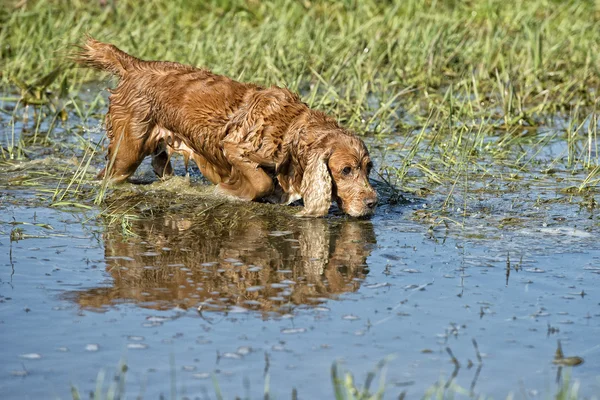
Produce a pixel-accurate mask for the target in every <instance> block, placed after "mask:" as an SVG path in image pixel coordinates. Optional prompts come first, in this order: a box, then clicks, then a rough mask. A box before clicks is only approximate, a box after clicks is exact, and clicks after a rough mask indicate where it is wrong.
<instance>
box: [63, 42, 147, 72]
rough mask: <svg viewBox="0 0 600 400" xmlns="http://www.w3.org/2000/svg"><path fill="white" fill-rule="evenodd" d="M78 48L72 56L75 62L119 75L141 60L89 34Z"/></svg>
mask: <svg viewBox="0 0 600 400" xmlns="http://www.w3.org/2000/svg"><path fill="white" fill-rule="evenodd" d="M79 48H80V51H79V52H77V53H76V54H75V57H74V58H75V62H77V63H78V64H81V65H85V66H88V67H91V68H95V69H99V70H101V71H108V72H111V73H113V74H115V75H118V76H120V77H122V76H123V75H125V74H126V73H127V71H129V70H131V69H133V68H135V67H136V66H137V65H139V64H140V63H141V62H142V60H140V59H139V58H135V57H133V56H130V55H129V54H127V53H125V52H124V51H122V50H120V49H118V48H117V47H116V46H114V45H112V44H108V43H102V42H99V41H97V40H96V39H94V38H92V37H90V36H88V37H87V39H86V40H85V43H84V44H83V45H82V46H79Z"/></svg>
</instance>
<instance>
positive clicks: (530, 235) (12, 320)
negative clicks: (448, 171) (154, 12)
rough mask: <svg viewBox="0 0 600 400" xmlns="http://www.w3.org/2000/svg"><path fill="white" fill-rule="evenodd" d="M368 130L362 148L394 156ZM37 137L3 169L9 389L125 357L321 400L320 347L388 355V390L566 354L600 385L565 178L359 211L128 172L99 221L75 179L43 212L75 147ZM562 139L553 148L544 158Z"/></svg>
mask: <svg viewBox="0 0 600 400" xmlns="http://www.w3.org/2000/svg"><path fill="white" fill-rule="evenodd" d="M5 108H6V105H5ZM2 118H5V116H3V117H2ZM98 121H99V119H98V120H95V119H93V118H92V117H90V119H89V120H88V122H86V124H88V123H89V124H90V125H89V126H91V127H93V126H96V125H97V124H98ZM84 125H85V124H84ZM86 126H87V125H86ZM61 129H64V132H65V134H66V132H69V130H70V129H73V128H70V127H62V128H61ZM81 131H82V132H83V135H86V134H87V135H92V136H93V135H96V133H90V132H93V129H91V130H90V129H87V128H85V129H82V130H81ZM57 132H58V131H57ZM86 132H87V133H86ZM3 135H4V136H2V137H3V138H5V137H6V135H5V134H4V133H3ZM56 135H57V137H60V136H61V135H62V134H61V133H60V132H59V133H56ZM92 139H93V140H99V138H97V137H94V138H92ZM3 140H4V139H3ZM369 140H370V142H369V143H370V146H371V148H372V149H373V155H374V157H375V158H376V159H378V160H382V159H385V160H386V162H388V163H392V164H393V163H395V162H400V161H399V160H397V159H394V158H393V157H391V158H390V154H389V153H385V158H384V151H383V150H381V151H379V150H378V146H380V145H381V141H380V140H376V139H369ZM389 140H390V141H392V140H393V138H390V139H389ZM53 146H54V145H47V144H44V145H43V146H42V148H44V149H45V150H44V151H39V152H38V151H37V150H36V152H32V153H30V154H29V155H28V157H29V158H30V160H29V161H22V162H10V163H4V164H3V165H2V167H1V168H0V182H1V183H0V186H1V191H0V215H1V217H0V265H1V269H0V330H1V332H2V343H3V346H2V347H0V357H1V358H2V360H4V361H3V363H2V365H1V366H0V385H1V387H2V389H3V394H4V396H7V397H8V398H47V397H58V398H63V399H66V398H70V397H71V384H73V385H76V386H77V387H78V388H79V390H80V393H82V394H87V393H89V392H90V391H93V390H95V387H96V379H97V375H98V372H99V371H101V370H105V371H107V374H106V375H105V382H106V385H108V383H109V382H112V377H113V374H114V373H115V372H116V370H117V365H118V363H119V360H122V359H123V360H125V362H126V364H127V366H128V372H127V379H126V380H127V385H126V387H127V393H128V395H129V396H137V395H138V394H143V395H144V396H145V397H147V398H157V397H159V396H160V395H163V396H169V395H170V394H171V393H172V389H171V387H172V386H173V387H174V388H175V389H174V390H175V391H176V393H177V394H178V396H180V397H185V396H188V397H195V396H200V394H201V393H208V397H213V394H214V391H215V389H214V384H213V382H212V377H213V376H214V377H216V379H217V381H218V383H219V386H220V388H221V390H222V391H223V393H224V396H225V397H226V398H233V397H234V396H236V395H237V396H245V395H247V394H248V396H249V397H251V398H255V397H258V396H262V393H263V391H264V385H265V375H268V377H269V385H270V386H269V387H270V390H271V394H272V396H273V397H275V398H288V397H289V396H291V393H292V389H293V388H296V389H297V391H298V395H299V397H300V398H323V396H326V397H327V396H331V395H332V394H333V391H332V390H333V389H332V386H331V381H330V373H331V372H330V371H331V365H332V363H333V362H334V361H336V360H339V361H340V362H341V365H342V366H343V367H344V368H347V369H348V370H350V371H352V372H353V373H354V376H355V377H356V379H357V380H358V381H360V382H362V379H364V377H365V376H366V374H367V373H368V372H369V371H370V370H372V369H373V368H374V367H375V366H376V364H377V363H378V362H379V361H380V360H383V359H385V358H386V357H388V356H390V355H395V358H394V359H393V360H390V361H388V369H387V378H386V379H387V387H386V394H387V396H386V397H389V398H395V397H397V396H398V395H399V394H400V393H402V392H404V391H406V392H407V396H408V398H420V397H421V396H422V394H423V393H424V392H425V390H426V389H427V388H428V387H430V386H431V385H433V384H434V383H436V382H439V381H440V379H442V383H443V384H448V385H452V384H457V385H460V386H461V387H463V388H465V390H466V393H467V394H468V393H471V394H474V395H478V394H485V395H486V396H493V397H494V398H504V397H505V396H506V395H507V394H508V393H509V392H510V391H512V392H514V393H515V394H516V398H536V396H543V395H544V394H545V393H548V392H552V391H553V390H554V388H555V381H556V378H557V375H559V374H564V372H565V371H564V370H563V367H566V366H568V363H567V362H566V361H564V362H563V360H572V359H577V360H578V361H579V359H578V358H577V357H580V358H581V359H583V361H584V362H583V363H581V364H580V365H577V366H576V367H574V368H573V369H572V370H571V372H570V374H571V376H572V378H574V379H578V380H580V381H581V389H580V395H583V396H586V395H587V396H591V395H596V394H597V393H600V381H599V378H598V377H599V376H600V361H599V360H600V357H599V355H600V339H598V338H600V293H599V292H598V290H597V288H598V287H600V241H599V240H598V237H599V236H598V234H599V232H598V230H599V225H598V217H597V215H596V214H595V210H594V207H593V206H590V207H587V206H586V204H587V203H586V202H589V201H590V200H589V197H587V198H586V197H585V196H584V195H578V194H572V193H569V191H568V190H566V191H565V188H566V186H567V185H566V183H565V182H564V180H563V179H564V176H566V174H567V172H564V173H563V172H556V173H553V174H541V173H540V172H539V171H538V170H534V171H531V172H528V173H524V172H522V173H521V176H522V179H521V183H522V184H520V185H519V186H512V185H510V182H508V183H507V180H503V179H497V180H495V179H487V180H480V181H476V182H472V185H471V186H469V188H470V190H469V191H462V190H458V189H457V190H455V191H454V192H453V195H452V201H451V202H450V203H448V207H447V208H446V209H445V212H444V213H438V212H435V210H436V209H439V208H440V204H442V203H444V202H446V199H447V198H448V193H447V191H445V190H446V189H444V188H438V189H437V190H435V191H434V192H433V194H431V195H429V196H423V197H421V198H418V197H416V196H408V195H407V196H406V199H408V200H406V199H404V200H406V201H404V200H403V201H401V202H400V203H398V204H394V202H393V201H391V199H390V198H389V197H386V196H385V195H384V196H383V197H384V198H385V199H386V201H384V203H385V204H383V206H382V207H380V208H379V209H378V211H377V214H376V215H375V217H374V218H372V219H371V220H353V219H348V218H345V217H342V216H340V215H338V214H337V213H335V212H334V213H332V215H331V216H330V217H329V218H326V219H310V220H307V219H298V218H295V217H294V215H293V214H294V213H295V212H296V211H297V209H296V208H294V207H280V206H270V205H264V204H254V203H253V204H246V203H230V202H223V201H222V200H220V199H218V198H214V197H211V193H212V191H211V188H210V187H208V186H206V185H205V184H204V183H203V181H202V179H201V178H199V177H198V176H197V174H195V173H194V172H193V173H192V178H191V183H189V182H188V181H187V180H185V179H184V178H176V179H174V180H172V181H171V182H165V183H156V182H155V183H152V184H148V185H141V184H138V185H124V186H123V187H121V188H119V189H118V190H117V191H116V193H113V194H111V195H110V196H109V197H108V199H107V203H106V204H108V205H109V210H113V211H114V213H112V214H111V213H105V214H104V215H103V216H99V213H100V209H98V208H96V207H95V206H93V204H92V203H91V202H89V201H88V202H87V203H85V202H84V200H82V199H83V198H85V197H86V194H89V193H93V192H94V191H95V190H97V187H95V186H94V184H90V183H86V184H82V185H81V187H80V190H81V198H82V199H80V200H81V202H82V204H84V205H87V206H88V208H81V207H79V208H78V207H73V206H68V205H64V206H62V207H58V208H57V207H50V206H49V204H50V202H49V200H48V198H49V197H51V196H52V193H53V191H54V190H55V188H56V187H57V186H59V187H63V186H64V185H66V183H67V182H66V181H65V180H62V181H60V176H61V175H62V174H65V176H69V174H72V172H73V171H74V170H75V169H76V167H77V165H78V164H77V162H78V161H80V158H81V156H82V154H83V151H82V150H78V149H77V147H76V146H73V147H69V146H71V145H69V146H67V148H69V149H72V151H71V152H69V151H68V150H64V152H63V150H60V149H63V148H62V147H59V148H58V149H59V150H57V148H56V147H53ZM561 151H562V150H561V149H560V148H559V146H558V145H557V144H553V145H552V146H551V147H550V148H549V149H548V153H547V154H548V157H549V159H555V154H556V153H557V152H558V153H560V152H561ZM538 154H545V153H538ZM71 157H75V159H74V160H71ZM540 157H542V156H540ZM101 159H102V156H101V155H97V156H94V158H93V161H92V163H91V166H90V170H89V172H90V175H91V174H92V173H93V172H95V171H96V170H97V167H98V166H99V165H100V164H101V162H102V161H101ZM380 162H381V161H380ZM499 168H500V167H499ZM65 171H66V172H65ZM177 172H178V174H179V175H183V171H182V169H181V166H180V167H179V169H178V170H177ZM498 173H499V174H502V173H504V171H498ZM148 176H149V175H148V174H147V171H146V173H145V172H144V171H142V173H140V174H139V175H138V178H139V179H140V181H142V182H144V180H145V179H146V180H147V179H148ZM146 183H147V182H146ZM61 185H62V186H61ZM385 190H386V189H385V187H380V191H381V192H382V193H383V192H385ZM588 194H589V196H591V197H592V198H593V196H594V195H596V197H597V191H596V192H594V191H593V190H591V191H590V192H589V193H588ZM88 197H89V196H88ZM75 200H77V199H75ZM88 200H89V199H88ZM465 205H466V207H465ZM117 211H118V212H117ZM559 340H560V342H561V344H562V350H563V351H564V358H562V357H561V359H560V360H558V361H556V360H555V352H556V348H557V342H558V341H559ZM474 341H475V343H476V346H475V345H474ZM569 357H572V358H569ZM519 396H520V397H519ZM542 398H543V397H542Z"/></svg>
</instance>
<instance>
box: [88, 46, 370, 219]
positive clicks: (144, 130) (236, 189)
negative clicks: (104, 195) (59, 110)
mask: <svg viewBox="0 0 600 400" xmlns="http://www.w3.org/2000/svg"><path fill="white" fill-rule="evenodd" d="M77 61H78V62H79V63H80V64H83V65H86V66H89V67H92V68H96V69H99V70H104V71H108V72H110V73H112V74H114V75H117V76H118V77H120V80H119V83H118V85H117V87H116V88H115V89H113V90H111V95H110V105H109V111H108V114H107V116H106V130H107V136H108V138H109V141H110V143H109V146H108V154H107V161H108V163H107V167H106V168H105V169H104V170H103V171H102V172H101V174H100V177H101V178H102V177H107V178H110V179H112V180H113V181H115V182H121V181H124V180H126V179H127V178H128V177H130V176H131V175H132V174H133V173H134V172H135V170H136V169H137V167H138V166H139V165H140V163H141V162H142V160H143V159H144V158H145V157H147V156H152V158H153V159H152V166H153V169H154V172H155V173H156V174H157V175H158V176H159V177H164V176H168V175H171V174H172V173H173V168H172V166H171V163H170V157H171V155H172V154H173V153H181V154H183V156H184V160H185V162H186V165H187V162H188V161H189V159H192V160H194V162H195V163H196V164H197V165H198V168H199V169H200V171H201V172H202V174H203V175H204V176H205V177H206V178H207V179H209V180H210V181H211V182H212V183H214V184H216V185H217V191H219V192H220V193H223V194H225V195H229V196H234V197H237V198H240V199H245V200H268V201H271V202H276V203H284V204H287V203H290V202H292V201H294V200H297V199H300V198H302V199H303V200H304V204H305V208H304V210H303V211H302V212H301V213H300V215H303V216H324V215H326V214H327V212H328V210H329V207H330V205H331V202H332V201H333V200H335V201H337V202H338V204H339V206H340V208H341V209H342V210H343V211H344V212H346V213H348V214H350V215H353V216H364V215H370V214H372V213H373V212H374V209H375V205H376V203H377V194H376V192H375V191H374V190H373V188H372V187H371V185H370V184H369V181H368V175H369V170H370V168H371V161H370V158H369V153H368V151H367V148H366V147H365V145H364V143H363V142H362V140H360V139H359V138H358V137H356V136H355V135H354V134H353V133H351V132H349V131H347V130H346V129H344V128H342V127H340V126H339V125H338V123H337V122H336V121H335V120H334V119H332V118H330V117H329V116H327V115H326V114H324V113H322V112H320V111H316V110H311V109H310V108H309V107H308V106H307V105H306V104H305V103H303V102H302V101H301V100H300V98H299V97H298V95H296V94H295V93H292V92H291V91H289V90H287V89H284V88H279V87H275V86H273V87H270V88H263V87H260V86H257V85H254V84H251V83H240V82H236V81H234V80H232V79H229V78H227V77H225V76H221V75H216V74H213V73H212V72H210V71H208V70H206V69H198V68H194V67H191V66H187V65H182V64H178V63H174V62H165V61H143V60H140V59H138V58H135V57H133V56H130V55H129V54H127V53H125V52H123V51H121V50H119V49H118V48H117V47H115V46H114V45H111V44H107V43H102V42H99V41H97V40H94V39H92V38H88V39H87V40H86V42H85V43H84V44H83V45H82V46H81V51H80V53H79V54H78V55H77ZM349 170H350V173H349V172H348V171H349Z"/></svg>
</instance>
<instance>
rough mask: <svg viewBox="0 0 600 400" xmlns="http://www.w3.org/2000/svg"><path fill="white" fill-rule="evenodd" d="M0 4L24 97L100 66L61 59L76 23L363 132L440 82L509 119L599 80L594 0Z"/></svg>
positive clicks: (473, 109)
mask: <svg viewBox="0 0 600 400" xmlns="http://www.w3.org/2000/svg"><path fill="white" fill-rule="evenodd" d="M3 3H4V4H6V5H7V6H6V7H3V9H2V11H0V26H2V28H0V43H2V47H1V48H0V62H1V63H2V71H3V72H2V78H1V79H2V84H3V85H5V87H11V86H14V85H18V86H19V87H21V90H22V91H23V92H24V93H25V94H27V97H28V98H29V99H30V100H31V101H35V100H36V99H38V100H39V98H40V97H43V95H44V93H41V92H40V91H39V90H37V89H38V88H51V89H53V90H55V91H57V92H60V91H62V93H63V94H64V93H65V92H66V91H68V90H66V89H73V88H76V87H77V85H78V84H79V83H81V82H82V81H85V80H90V79H96V78H97V77H98V75H96V74H95V73H92V72H89V71H81V70H77V69H73V68H72V65H71V64H70V63H69V62H68V60H67V55H68V54H69V53H70V52H71V51H72V50H73V48H72V47H71V46H72V45H73V44H77V43H81V41H82V38H83V36H84V35H85V34H90V35H92V36H94V37H97V38H99V39H101V40H107V41H111V42H113V43H116V44H117V45H118V46H120V47H122V48H123V49H125V50H127V51H129V52H132V53H133V54H135V55H138V56H141V57H144V58H147V59H170V60H177V61H180V62H184V63H190V64H193V65H199V66H205V67H208V68H211V69H213V70H214V71H215V72H218V73H223V74H227V75H229V76H232V77H234V78H237V79H241V80H251V81H255V82H258V83H262V84H265V85H269V84H278V85H285V86H289V87H291V88H292V89H294V90H300V91H302V92H303V93H304V94H305V96H306V98H307V99H308V100H309V101H310V102H311V103H312V105H313V106H316V107H319V108H324V109H328V110H330V111H331V112H333V113H335V114H336V115H338V116H339V117H341V118H342V119H343V120H344V121H345V122H346V123H347V124H348V125H350V126H352V127H354V128H357V129H358V128H359V130H361V131H362V130H368V131H386V130H387V131H390V130H393V129H397V128H398V127H402V120H401V119H400V118H399V116H398V113H397V111H398V110H397V109H398V104H404V105H405V106H406V108H407V109H406V111H407V112H408V113H409V114H414V115H415V116H420V117H425V116H426V115H427V113H428V111H429V110H431V109H434V108H436V106H438V105H439V104H440V102H441V100H442V97H441V95H440V94H441V93H440V89H442V93H443V92H444V91H445V89H447V88H448V87H449V86H450V85H453V86H454V87H455V88H456V90H457V92H456V95H457V99H456V101H459V102H461V103H465V104H467V105H468V108H469V110H468V111H469V113H473V114H475V115H486V116H493V117H494V119H496V120H498V121H503V122H505V123H506V124H508V125H511V124H515V123H518V122H519V121H521V120H524V121H528V120H529V121H535V120H536V118H538V117H539V118H540V119H542V120H543V117H544V116H545V115H548V114H551V113H553V112H557V111H562V112H566V113H568V112H569V111H570V110H571V109H573V108H574V107H575V106H585V107H593V106H594V104H595V94H596V92H597V89H598V84H599V75H600V74H599V71H598V59H597V57H598V54H600V32H598V30H597V29H595V27H596V26H597V22H598V19H599V18H598V15H599V13H600V10H599V9H598V8H597V6H596V4H595V3H594V2H578V1H549V0H535V1H530V2H517V1H502V0H482V1H469V2H462V1H452V0H446V1H418V0H409V1H400V0H397V1H393V0H392V1H375V0H366V1H358V0H345V1H339V2H334V1H308V0H305V1H294V0H279V1H273V2H260V1H252V0H249V1H241V0H221V1H210V2H195V1H191V0H174V1H164V0H150V1H147V2H144V3H139V2H137V1H133V0H119V1H115V2H112V3H111V2H109V4H112V5H109V6H106V7H101V6H100V5H99V4H98V2H93V1H92V2H90V1H77V0H71V1H65V2H58V1H26V2H18V4H19V5H20V7H18V8H16V7H15V5H14V4H15V2H11V1H6V0H4V1H3ZM11 4H12V6H11ZM175 27H177V29H175ZM461 92H463V93H461ZM458 116H459V115H457V117H458Z"/></svg>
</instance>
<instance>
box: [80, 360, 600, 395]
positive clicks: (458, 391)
mask: <svg viewBox="0 0 600 400" xmlns="http://www.w3.org/2000/svg"><path fill="white" fill-rule="evenodd" d="M388 361H389V359H386V360H382V361H381V362H379V363H378V365H377V366H376V367H375V368H374V369H373V370H372V371H370V372H368V373H367V376H366V377H365V380H364V383H362V384H357V383H356V381H355V378H354V376H353V374H352V373H350V372H348V371H346V370H345V369H344V368H343V367H342V366H341V365H340V363H338V362H334V363H333V364H332V366H331V383H327V382H325V381H324V382H322V383H318V382H314V383H313V385H320V384H321V385H322V390H323V392H322V397H321V398H323V399H335V400H382V399H384V398H385V395H386V392H389V391H390V390H388V389H389V388H388V387H386V380H385V369H386V365H387V362H388ZM171 368H172V373H171V383H170V397H169V398H170V399H172V400H176V399H178V398H179V396H178V395H177V385H176V372H175V366H174V362H173V360H171ZM128 370H129V368H128V367H127V364H126V363H125V361H121V362H120V363H119V365H118V367H117V369H116V371H115V373H114V376H113V377H112V378H108V379H107V376H106V371H104V370H101V371H100V372H99V373H98V376H97V378H96V388H95V390H94V391H93V392H90V393H89V395H87V396H83V395H82V394H81V393H80V391H79V389H78V388H77V387H76V386H74V385H73V386H72V387H71V395H72V398H73V400H80V399H83V398H89V399H91V400H115V399H122V398H127V397H128V396H127V384H126V381H127V379H126V375H127V372H128ZM374 381H377V383H376V386H377V388H376V389H373V388H372V386H374V385H373V384H374ZM328 385H331V389H330V391H329V389H328ZM212 386H213V394H214V398H216V399H225V398H236V399H241V398H242V397H238V396H236V397H226V395H225V394H224V393H223V391H222V390H221V387H220V385H219V381H218V377H217V376H216V375H214V374H213V376H212ZM164 387H165V389H166V388H167V387H168V383H167V382H165V384H164ZM579 387H580V384H579V382H577V381H572V380H571V378H570V372H567V373H565V374H564V378H563V379H562V380H561V382H560V383H558V384H557V385H556V388H554V389H553V392H552V391H549V392H547V393H545V394H544V393H540V394H539V396H540V397H539V398H540V399H544V400H550V399H553V400H579V399H584V397H582V396H580V395H579ZM190 395H193V394H192V393H191V394H190ZM231 395H232V394H231V393H229V396H231ZM414 395H415V394H414V393H413V394H412V395H408V394H407V391H402V392H401V393H400V395H399V397H398V399H399V400H405V399H408V398H417V397H414ZM204 396H205V397H207V396H208V397H207V398H213V397H211V396H210V394H209V393H206V392H204ZM298 396H302V391H301V390H300V391H299V390H297V388H290V398H291V399H297V398H298ZM188 397H189V395H188V396H186V397H184V398H188ZM388 397H389V393H388ZM137 398H139V399H142V398H143V395H142V394H141V393H140V394H139V395H138V396H137ZM161 398H162V397H161ZM243 398H244V399H248V397H247V396H244V397H243ZM263 398H264V399H274V398H275V396H273V394H272V393H271V390H270V375H269V374H268V373H267V374H266V375H265V384H264V397H263ZM286 398H287V397H286ZM418 398H420V399H421V400H450V399H456V398H471V399H477V400H485V399H491V397H487V396H485V395H483V394H477V393H475V392H474V391H473V388H471V389H467V388H463V387H461V386H460V385H458V384H456V383H454V382H453V379H450V380H448V379H440V381H439V382H437V383H435V384H433V385H431V386H430V387H429V388H427V389H426V390H425V392H424V393H423V394H422V395H421V396H418ZM513 398H514V394H513V393H510V392H509V393H508V394H507V397H506V400H512V399H513ZM586 399H587V397H586ZM589 399H590V400H592V399H594V398H593V397H592V398H589Z"/></svg>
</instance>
